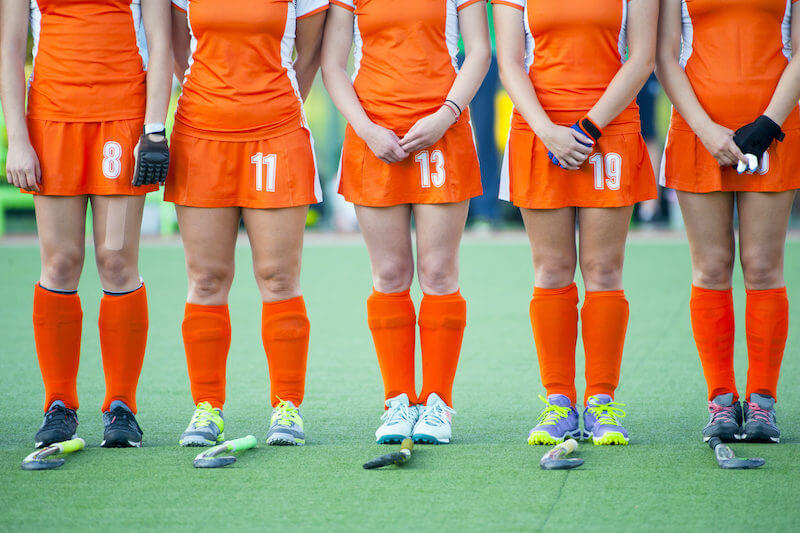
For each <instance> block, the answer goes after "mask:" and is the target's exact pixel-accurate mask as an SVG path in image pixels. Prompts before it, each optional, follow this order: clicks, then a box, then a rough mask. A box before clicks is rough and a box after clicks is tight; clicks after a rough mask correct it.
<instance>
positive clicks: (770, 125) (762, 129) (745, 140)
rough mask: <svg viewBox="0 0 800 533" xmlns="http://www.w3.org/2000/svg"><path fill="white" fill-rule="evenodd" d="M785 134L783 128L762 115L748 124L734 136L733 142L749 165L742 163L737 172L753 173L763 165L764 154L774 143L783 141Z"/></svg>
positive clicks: (737, 167)
mask: <svg viewBox="0 0 800 533" xmlns="http://www.w3.org/2000/svg"><path fill="white" fill-rule="evenodd" d="M783 138H784V134H783V132H782V131H781V127H780V126H778V124H776V123H775V121H773V120H772V119H771V118H769V117H768V116H766V115H761V116H760V117H758V118H757V119H755V120H754V121H753V122H751V123H750V124H746V125H744V126H742V127H741V128H739V129H738V130H736V133H734V134H733V142H734V143H736V146H738V147H739V149H741V151H742V152H743V153H744V155H745V157H746V158H747V160H748V161H747V163H742V162H741V161H740V162H739V164H738V165H737V166H736V171H737V172H738V173H739V174H741V173H742V172H744V171H745V170H746V171H748V172H753V171H754V170H756V169H757V168H758V167H759V166H760V165H761V158H762V157H763V156H764V152H766V151H767V148H769V147H770V145H771V144H772V141H774V140H776V139H777V140H778V141H783Z"/></svg>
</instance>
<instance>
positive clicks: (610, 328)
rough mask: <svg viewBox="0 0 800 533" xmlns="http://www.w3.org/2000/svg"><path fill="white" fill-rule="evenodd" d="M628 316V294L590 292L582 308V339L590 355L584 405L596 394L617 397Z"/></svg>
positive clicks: (587, 359)
mask: <svg viewBox="0 0 800 533" xmlns="http://www.w3.org/2000/svg"><path fill="white" fill-rule="evenodd" d="M628 316H629V309H628V300H626V299H625V291H586V297H585V299H584V302H583V308H582V309H581V336H582V338H583V351H584V353H585V355H586V393H585V394H584V405H585V404H586V400H588V399H589V398H590V397H591V396H594V395H595V394H608V395H609V396H611V397H612V398H613V397H614V391H615V390H616V388H617V385H618V384H619V370H620V366H621V365H622V349H623V347H624V346H625V333H626V332H627V330H628Z"/></svg>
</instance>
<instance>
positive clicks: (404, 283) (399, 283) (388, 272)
mask: <svg viewBox="0 0 800 533" xmlns="http://www.w3.org/2000/svg"><path fill="white" fill-rule="evenodd" d="M413 279H414V265H413V263H410V262H401V261H385V262H381V263H380V264H377V265H373V267H372V282H373V284H374V286H375V289H376V290H378V291H380V292H389V293H391V292H402V291H405V290H407V289H408V288H409V287H411V281H412V280H413Z"/></svg>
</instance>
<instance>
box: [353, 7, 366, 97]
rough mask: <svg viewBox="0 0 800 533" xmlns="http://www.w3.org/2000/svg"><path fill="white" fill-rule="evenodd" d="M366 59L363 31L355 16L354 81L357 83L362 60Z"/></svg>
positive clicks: (354, 15)
mask: <svg viewBox="0 0 800 533" xmlns="http://www.w3.org/2000/svg"><path fill="white" fill-rule="evenodd" d="M362 57H364V41H363V39H361V29H359V27H358V15H356V14H353V64H354V65H355V68H354V69H353V77H352V81H356V76H358V71H359V70H361V58H362Z"/></svg>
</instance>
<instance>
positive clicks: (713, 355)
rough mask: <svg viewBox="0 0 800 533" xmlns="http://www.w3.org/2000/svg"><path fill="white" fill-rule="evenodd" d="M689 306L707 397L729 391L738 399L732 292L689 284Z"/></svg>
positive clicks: (712, 397) (710, 397)
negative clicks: (734, 364)
mask: <svg viewBox="0 0 800 533" xmlns="http://www.w3.org/2000/svg"><path fill="white" fill-rule="evenodd" d="M689 307H690V309H691V314H692V332H693V333H694V342H695V344H697V351H698V352H699V353H700V362H701V363H702V365H703V374H705V377H706V384H707V385H708V399H709V400H712V399H714V398H715V397H717V396H719V395H720V394H725V393H728V392H732V393H733V399H734V401H736V400H738V399H739V394H738V393H737V392H736V377H735V375H734V372H733V338H734V333H735V330H736V324H735V320H734V315H733V292H732V291H731V289H728V290H725V291H717V290H713V289H703V288H701V287H696V286H694V285H692V298H691V300H690V301H689Z"/></svg>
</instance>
